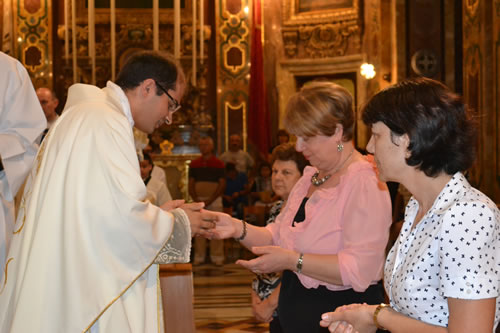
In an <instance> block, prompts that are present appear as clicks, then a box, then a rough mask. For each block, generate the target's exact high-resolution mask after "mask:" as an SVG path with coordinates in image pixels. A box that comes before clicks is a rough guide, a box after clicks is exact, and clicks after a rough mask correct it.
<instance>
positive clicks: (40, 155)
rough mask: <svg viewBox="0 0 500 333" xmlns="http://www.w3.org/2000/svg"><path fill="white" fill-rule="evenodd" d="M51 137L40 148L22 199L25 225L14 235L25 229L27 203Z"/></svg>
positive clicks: (20, 208) (45, 139)
mask: <svg viewBox="0 0 500 333" xmlns="http://www.w3.org/2000/svg"><path fill="white" fill-rule="evenodd" d="M49 136H50V131H49V133H47V135H46V136H45V138H44V140H43V141H42V145H41V146H40V149H39V150H38V154H37V156H36V169H35V170H34V171H32V172H31V173H30V175H29V180H28V182H27V183H26V184H27V186H28V188H27V189H26V190H25V192H24V194H23V197H22V199H21V204H20V207H19V211H20V212H23V223H21V226H20V227H19V228H18V229H17V230H15V231H14V235H15V234H18V233H20V232H21V231H22V230H23V228H24V223H25V222H26V202H27V201H28V199H29V198H30V197H31V192H32V191H33V182H34V179H35V178H36V176H37V175H38V171H40V166H41V164H42V159H43V154H44V152H45V147H46V142H47V140H48V139H49ZM16 222H17V221H16Z"/></svg>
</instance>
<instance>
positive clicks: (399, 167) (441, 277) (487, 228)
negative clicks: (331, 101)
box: [321, 78, 500, 333]
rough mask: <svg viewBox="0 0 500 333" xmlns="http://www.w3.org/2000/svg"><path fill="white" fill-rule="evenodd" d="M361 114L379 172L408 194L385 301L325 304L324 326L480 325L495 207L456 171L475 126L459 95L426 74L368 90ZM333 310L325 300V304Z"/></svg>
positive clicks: (491, 285) (491, 290) (425, 328)
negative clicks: (374, 91)
mask: <svg viewBox="0 0 500 333" xmlns="http://www.w3.org/2000/svg"><path fill="white" fill-rule="evenodd" d="M363 121H364V122H365V123H366V124H368V125H371V126H372V137H371V139H370V142H369V143H368V147H367V149H368V151H370V152H371V153H373V154H374V155H375V160H376V162H377V165H378V169H379V173H380V177H381V178H382V179H383V180H393V181H396V182H400V183H401V184H403V185H404V186H405V187H406V188H407V189H408V190H409V191H410V192H411V193H412V195H413V196H412V198H411V199H410V201H409V203H408V205H407V206H406V212H405V221H404V224H403V227H402V229H401V232H400V234H399V238H398V240H397V241H396V243H395V244H394V246H393V248H392V250H391V251H390V253H389V255H388V257H387V261H386V264H385V278H384V282H385V289H386V291H387V294H388V296H389V299H390V305H385V304H380V305H378V306H377V305H366V304H362V305H361V304H353V305H349V306H346V307H342V308H339V309H337V311H336V312H333V313H326V314H324V316H323V321H322V322H321V325H323V326H329V328H330V331H331V332H352V331H354V330H356V331H358V332H374V331H375V330H376V328H377V327H378V328H383V329H386V330H388V331H391V332H405V333H411V332H426V333H432V332H474V333H478V332H485V333H486V332H487V333H491V332H492V331H493V330H494V327H495V326H496V325H498V322H499V314H500V298H499V289H500V283H499V281H500V212H499V210H498V208H497V207H496V205H495V204H494V203H493V202H492V201H491V200H490V199H489V198H488V197H486V196H485V195H484V194H483V193H481V192H479V191H478V190H476V189H475V188H473V187H472V186H471V185H470V184H469V183H468V182H467V180H466V179H465V177H464V175H463V172H464V171H465V170H467V169H468V168H470V167H471V166H472V163H473V161H474V156H475V148H476V141H475V138H476V132H475V128H474V126H473V123H472V122H471V121H470V120H469V118H468V115H467V109H466V107H465V105H464V104H463V103H462V102H461V100H460V99H459V97H458V96H456V95H455V94H453V93H452V92H451V91H450V90H448V88H446V87H445V86H444V85H443V84H441V83H439V82H437V81H433V80H431V79H424V78H420V79H414V80H409V81H404V82H401V83H399V84H397V85H395V86H392V87H390V88H388V89H386V90H383V91H381V92H379V93H378V94H377V95H375V96H374V97H373V98H372V99H371V100H370V101H369V103H368V104H367V105H366V107H365V109H364V112H363ZM332 310H333V309H332Z"/></svg>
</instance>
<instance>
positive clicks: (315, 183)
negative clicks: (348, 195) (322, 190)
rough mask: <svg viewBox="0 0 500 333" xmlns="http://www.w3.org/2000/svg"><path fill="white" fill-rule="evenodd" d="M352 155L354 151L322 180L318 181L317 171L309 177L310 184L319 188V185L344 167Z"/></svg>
mask: <svg viewBox="0 0 500 333" xmlns="http://www.w3.org/2000/svg"><path fill="white" fill-rule="evenodd" d="M352 153H354V149H353V150H351V152H350V153H349V156H347V158H346V159H345V160H344V161H343V162H342V163H341V164H340V165H339V166H338V167H337V168H336V169H335V170H334V171H333V172H332V173H331V174H328V175H326V176H324V177H323V178H321V179H318V176H319V171H316V173H315V174H314V175H312V177H311V184H313V185H314V186H320V185H321V184H323V183H324V182H326V181H327V180H328V179H329V178H330V177H331V176H332V175H334V174H336V173H337V172H338V171H339V170H340V169H341V168H342V167H343V166H344V164H345V163H346V162H347V161H348V160H349V159H350V158H351V156H352Z"/></svg>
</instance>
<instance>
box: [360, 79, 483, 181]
mask: <svg viewBox="0 0 500 333" xmlns="http://www.w3.org/2000/svg"><path fill="white" fill-rule="evenodd" d="M362 113H363V115H362V118H363V121H364V122H365V124H367V125H373V124H374V123H376V122H379V121H380V122H382V123H384V124H385V125H386V126H387V127H388V128H389V129H390V130H391V141H392V142H393V143H395V140H394V139H393V138H394V136H395V135H396V136H401V135H403V134H407V135H408V137H409V139H410V144H409V146H408V151H409V152H410V156H409V157H408V158H407V159H406V163H407V164H408V165H411V166H416V167H417V168H418V169H420V170H422V171H423V172H424V173H425V174H426V175H427V176H429V177H434V176H437V175H438V174H440V173H441V172H445V173H446V174H449V175H453V174H454V173H456V172H458V171H465V170H466V169H468V168H470V167H471V166H472V163H473V162H474V159H475V155H476V149H477V147H476V126H475V124H474V122H473V121H472V120H471V119H470V117H469V115H468V110H467V107H466V106H465V105H464V104H463V102H462V100H461V99H460V97H459V96H458V95H456V94H454V93H453V92H451V91H450V90H449V89H448V88H447V87H446V86H445V85H444V84H442V83H440V82H438V81H435V80H432V79H428V78H416V79H410V80H406V81H403V82H401V83H398V84H396V85H394V86H391V87H389V88H387V89H384V90H382V91H380V92H379V93H377V94H376V95H375V96H373V97H372V98H371V99H370V100H369V101H368V103H367V104H366V106H365V107H364V108H363V111H362Z"/></svg>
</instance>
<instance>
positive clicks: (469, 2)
mask: <svg viewBox="0 0 500 333" xmlns="http://www.w3.org/2000/svg"><path fill="white" fill-rule="evenodd" d="M478 6H479V0H466V1H465V8H466V9H467V12H468V14H469V15H470V16H471V17H474V16H476V12H477V8H478Z"/></svg>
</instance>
